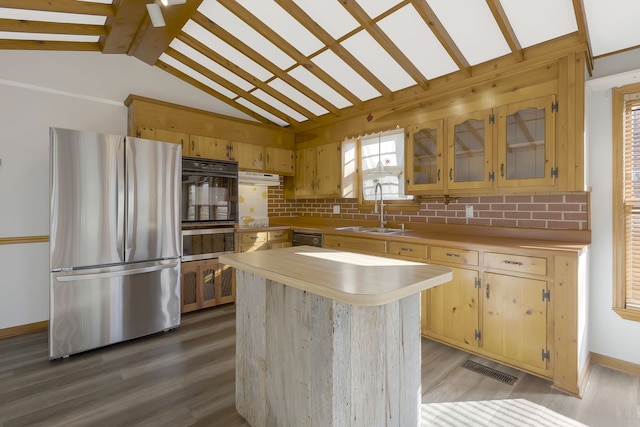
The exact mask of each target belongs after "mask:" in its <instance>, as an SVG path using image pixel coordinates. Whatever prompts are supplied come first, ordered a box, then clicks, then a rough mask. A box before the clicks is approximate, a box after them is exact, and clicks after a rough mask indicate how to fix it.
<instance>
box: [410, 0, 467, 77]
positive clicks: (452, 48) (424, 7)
mask: <svg viewBox="0 0 640 427" xmlns="http://www.w3.org/2000/svg"><path fill="white" fill-rule="evenodd" d="M411 4H412V5H413V7H415V8H416V10H417V11H418V14H419V15H420V17H422V19H423V20H424V22H426V23H427V25H428V26H429V28H431V31H432V32H433V35H434V36H436V38H437V39H438V41H439V42H440V44H442V46H443V47H444V48H445V50H446V51H447V53H449V56H450V57H451V59H453V62H455V63H456V65H457V66H458V68H459V69H460V71H462V73H463V74H464V75H465V76H467V77H469V76H471V65H469V62H468V61H467V59H466V58H465V57H464V55H463V54H462V52H461V51H460V49H458V46H456V44H455V42H454V41H453V39H452V38H451V36H450V35H449V33H448V32H447V30H446V29H445V28H444V25H442V23H441V22H440V20H439V19H438V17H437V16H436V14H435V13H434V12H433V10H432V9H431V7H430V6H429V5H428V4H427V2H426V1H425V0H411Z"/></svg>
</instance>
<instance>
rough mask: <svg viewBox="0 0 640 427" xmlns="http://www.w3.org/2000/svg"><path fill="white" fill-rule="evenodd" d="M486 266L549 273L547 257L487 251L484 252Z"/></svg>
mask: <svg viewBox="0 0 640 427" xmlns="http://www.w3.org/2000/svg"><path fill="white" fill-rule="evenodd" d="M484 266H485V267H489V268H499V269H500V270H508V271H516V272H519V273H530V274H539V275H541V276H546V275H547V259H546V258H538V257H532V256H523V255H510V254H501V253H497V252H487V253H485V254H484Z"/></svg>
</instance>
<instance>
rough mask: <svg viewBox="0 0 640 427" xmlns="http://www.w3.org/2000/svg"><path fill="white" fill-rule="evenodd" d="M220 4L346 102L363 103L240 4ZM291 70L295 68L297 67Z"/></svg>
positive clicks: (227, 1) (224, 0) (226, 0)
mask: <svg viewBox="0 0 640 427" xmlns="http://www.w3.org/2000/svg"><path fill="white" fill-rule="evenodd" d="M218 3H220V4H222V5H223V6H225V7H226V8H227V9H229V11H230V12H232V13H233V14H234V15H236V16H237V17H238V18H240V19H242V20H243V21H244V22H246V23H247V24H248V25H249V26H251V28H253V29H254V30H256V31H257V32H258V33H260V34H261V35H262V36H264V37H265V38H266V39H267V40H269V41H271V42H272V43H273V44H274V45H276V46H277V47H278V48H279V49H280V50H282V51H283V52H285V53H286V54H287V55H289V56H290V57H291V58H293V60H294V61H296V63H297V64H296V65H301V66H303V67H304V68H305V69H307V70H308V71H309V72H311V73H312V74H313V75H315V76H316V77H317V78H318V79H320V80H321V81H322V82H324V83H325V84H326V85H327V86H329V87H330V88H332V89H333V90H335V91H336V92H337V93H338V94H340V95H341V96H342V97H344V98H345V99H346V100H348V101H349V102H351V104H353V105H357V104H361V103H362V101H360V99H358V97H357V96H355V95H354V94H353V93H351V92H350V91H349V90H348V89H347V88H345V87H344V86H343V85H342V84H340V83H339V82H338V81H337V80H335V79H334V78H333V77H332V76H330V75H329V74H328V73H326V72H325V71H324V70H322V69H320V68H319V67H316V66H315V64H314V63H313V62H311V61H310V60H309V58H307V57H306V56H304V55H303V54H302V53H300V52H299V51H298V50H297V49H296V48H295V47H294V46H293V45H292V44H291V43H289V42H288V41H287V40H285V39H284V38H282V37H281V36H280V35H279V34H278V33H276V32H275V31H273V30H272V29H271V28H270V27H268V26H267V25H266V24H264V23H263V22H262V21H260V20H259V19H257V18H256V17H255V16H254V15H253V14H252V13H251V12H249V11H248V10H247V9H245V8H244V7H242V6H241V5H240V3H238V2H237V1H235V0H218ZM291 68H295V66H294V67H291ZM285 71H288V70H285ZM321 105H323V104H321ZM329 105H331V104H329ZM323 106H324V105H323ZM324 107H325V108H326V109H327V110H329V111H331V112H332V113H333V114H335V115H339V114H340V112H339V111H338V110H335V109H331V108H327V106H324Z"/></svg>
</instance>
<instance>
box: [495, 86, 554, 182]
mask: <svg viewBox="0 0 640 427" xmlns="http://www.w3.org/2000/svg"><path fill="white" fill-rule="evenodd" d="M556 105H557V104H555V97H554V96H552V95H550V96H545V97H540V98H536V99H532V100H528V101H523V102H517V103H513V104H509V105H506V106H503V107H500V108H499V109H498V158H497V174H496V175H497V176H496V180H497V184H498V187H522V186H527V187H532V186H540V187H542V186H553V185H554V183H555V179H556V177H557V169H556V164H555V162H556V159H555V151H556V149H555V110H556V108H555V106H556Z"/></svg>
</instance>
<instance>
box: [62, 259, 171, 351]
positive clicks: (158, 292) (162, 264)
mask: <svg viewBox="0 0 640 427" xmlns="http://www.w3.org/2000/svg"><path fill="white" fill-rule="evenodd" d="M49 286H50V317H49V358H50V359H55V358H58V357H63V356H67V355H70V354H73V353H78V352H81V351H85V350H91V349H94V348H97V347H102V346H105V345H109V344H113V343H117V342H120V341H125V340H129V339H132V338H137V337H141V336H144V335H149V334H153V333H155V332H160V331H163V330H167V329H171V328H174V327H176V326H178V325H179V324H180V262H179V260H169V261H159V262H151V263H139V264H131V265H127V266H118V267H109V268H99V269H91V270H80V271H73V272H58V273H52V274H51V278H50V285H49Z"/></svg>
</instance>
